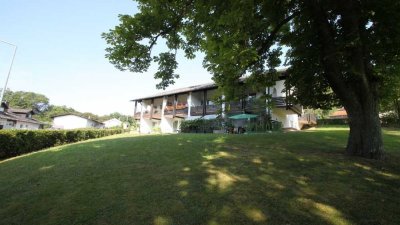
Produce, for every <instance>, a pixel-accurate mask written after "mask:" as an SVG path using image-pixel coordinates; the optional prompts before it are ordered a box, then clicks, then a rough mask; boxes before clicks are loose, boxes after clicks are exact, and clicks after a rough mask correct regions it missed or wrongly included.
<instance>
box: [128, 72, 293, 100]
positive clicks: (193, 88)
mask: <svg viewBox="0 0 400 225" xmlns="http://www.w3.org/2000/svg"><path fill="white" fill-rule="evenodd" d="M287 69H288V68H282V69H277V72H278V73H281V75H279V79H280V80H284V79H285V78H286V73H285V72H286V71H287ZM244 79H246V78H241V80H244ZM217 87H218V86H217V84H216V83H214V82H211V83H205V84H199V85H194V86H189V87H184V88H178V89H174V90H170V91H163V92H160V93H157V94H154V95H149V96H145V97H141V98H135V99H132V100H130V101H131V102H134V101H142V100H148V99H152V98H159V97H163V96H168V95H174V94H181V93H185V92H191V91H201V90H206V89H214V88H217Z"/></svg>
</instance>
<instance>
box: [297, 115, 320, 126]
mask: <svg viewBox="0 0 400 225" xmlns="http://www.w3.org/2000/svg"><path fill="white" fill-rule="evenodd" d="M299 122H300V123H301V124H308V125H316V124H317V117H316V116H315V115H314V114H304V115H303V116H301V117H299Z"/></svg>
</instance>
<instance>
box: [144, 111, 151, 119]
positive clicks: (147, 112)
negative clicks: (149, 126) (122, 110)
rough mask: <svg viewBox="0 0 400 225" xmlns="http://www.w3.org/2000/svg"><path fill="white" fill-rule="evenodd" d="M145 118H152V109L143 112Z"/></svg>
mask: <svg viewBox="0 0 400 225" xmlns="http://www.w3.org/2000/svg"><path fill="white" fill-rule="evenodd" d="M143 118H145V119H150V111H148V110H146V111H144V112H143Z"/></svg>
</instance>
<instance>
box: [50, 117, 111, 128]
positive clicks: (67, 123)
mask: <svg viewBox="0 0 400 225" xmlns="http://www.w3.org/2000/svg"><path fill="white" fill-rule="evenodd" d="M53 127H54V128H59V129H77V128H101V127H103V126H102V125H100V124H98V123H96V122H95V121H92V120H88V119H85V118H82V117H79V116H75V115H65V116H58V117H54V118H53Z"/></svg>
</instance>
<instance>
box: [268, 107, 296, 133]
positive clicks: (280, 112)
mask: <svg viewBox="0 0 400 225" xmlns="http://www.w3.org/2000/svg"><path fill="white" fill-rule="evenodd" d="M271 116H272V119H273V120H277V121H279V122H281V123H282V126H283V128H294V129H297V130H300V126H299V116H298V115H297V113H294V112H293V111H291V110H285V109H279V108H274V109H272V112H271Z"/></svg>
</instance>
